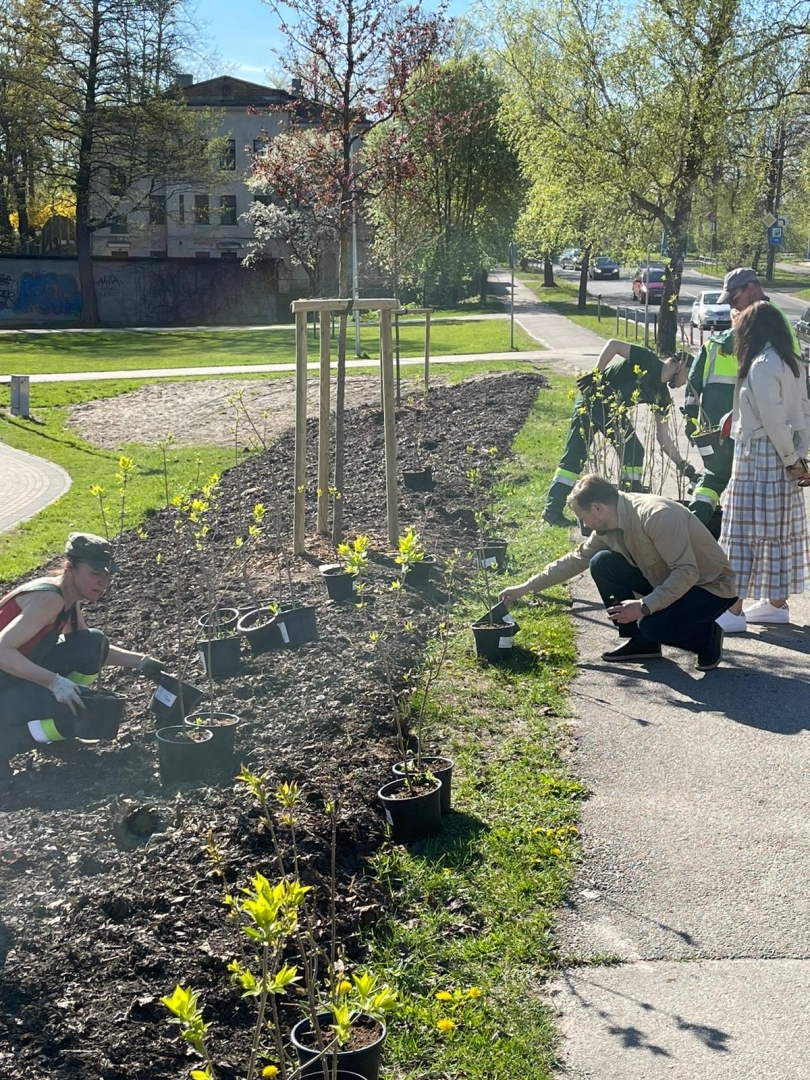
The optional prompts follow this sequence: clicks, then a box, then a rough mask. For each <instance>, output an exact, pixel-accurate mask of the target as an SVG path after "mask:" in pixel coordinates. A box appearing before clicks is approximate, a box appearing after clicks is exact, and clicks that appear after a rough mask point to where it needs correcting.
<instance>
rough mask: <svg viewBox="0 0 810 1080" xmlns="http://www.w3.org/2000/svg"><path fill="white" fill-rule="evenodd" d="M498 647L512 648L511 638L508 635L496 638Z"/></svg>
mask: <svg viewBox="0 0 810 1080" xmlns="http://www.w3.org/2000/svg"><path fill="white" fill-rule="evenodd" d="M498 648H499V649H511V648H512V639H511V638H510V637H502V638H498Z"/></svg>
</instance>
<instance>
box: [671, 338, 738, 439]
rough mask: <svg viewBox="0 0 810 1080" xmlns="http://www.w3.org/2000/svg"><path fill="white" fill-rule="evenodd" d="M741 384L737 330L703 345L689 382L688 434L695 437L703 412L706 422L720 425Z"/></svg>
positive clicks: (731, 406) (686, 413)
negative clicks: (736, 345) (736, 347)
mask: <svg viewBox="0 0 810 1080" xmlns="http://www.w3.org/2000/svg"><path fill="white" fill-rule="evenodd" d="M736 382H737V358H736V356H735V355H734V331H733V330H723V331H722V332H721V333H719V334H712V335H711V337H709V338H707V340H706V341H705V342H704V343H703V345H702V346H701V349H700V352H699V353H698V354H697V356H696V357H695V359H694V360H693V361H692V366H691V367H690V369H689V377H688V380H687V383H686V395H685V407H684V416H685V417H686V434H687V435H688V436H690V437H691V436H692V435H693V434H694V433H695V431H697V430H698V429H699V428H700V427H703V426H706V425H705V423H703V422H702V421H701V409H702V411H703V415H704V417H705V420H706V421H707V422H708V423H709V424H710V425H713V426H717V425H718V424H719V423H720V421H721V420H722V418H723V417H724V416H725V415H726V413H728V412H731V409H732V408H733V405H734V385H735V383H736Z"/></svg>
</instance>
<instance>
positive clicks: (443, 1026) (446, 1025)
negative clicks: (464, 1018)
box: [436, 1016, 456, 1032]
mask: <svg viewBox="0 0 810 1080" xmlns="http://www.w3.org/2000/svg"><path fill="white" fill-rule="evenodd" d="M436 1027H437V1028H438V1029H439V1031H445V1032H450V1031H455V1027H456V1022H455V1020H451V1019H450V1017H449V1016H443V1017H442V1018H441V1020H440V1021H439V1022H438V1023H437V1024H436Z"/></svg>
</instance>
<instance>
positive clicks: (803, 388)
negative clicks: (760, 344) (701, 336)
mask: <svg viewBox="0 0 810 1080" xmlns="http://www.w3.org/2000/svg"><path fill="white" fill-rule="evenodd" d="M731 437H732V438H733V439H735V440H736V441H737V442H739V443H741V444H743V445H744V444H745V443H746V442H748V440H749V439H765V438H767V439H770V441H771V442H772V443H773V445H774V447H775V448H776V452H777V453H778V454H779V457H780V458H781V459H782V463H783V465H785V466H788V465H795V463H796V462H797V461H798V460H799V458H803V457H806V456H807V448H808V444H810V401H808V398H807V379H806V378H805V374H804V370H803V369H802V374H801V376H800V377H799V378H798V379H797V378H796V376H795V375H794V374H793V372H792V371H791V370H790V368H789V367H788V366H787V364H785V363H784V362H783V361H782V358H781V357H780V355H779V353H778V352H777V351H776V350H775V349H774V348H772V347H771V346H770V345H768V346H767V347H766V348H765V351H764V352H763V353H760V355H759V356H758V357H757V358H756V359H755V360H754V362H753V363H752V364H751V368H750V370H749V372H748V374H747V375H746V377H745V378H744V379H743V380H742V381H741V382H740V381H738V382H737V385H736V387H735V388H734V413H733V418H732V422H731Z"/></svg>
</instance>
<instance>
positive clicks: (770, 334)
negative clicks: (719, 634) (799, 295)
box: [718, 300, 810, 626]
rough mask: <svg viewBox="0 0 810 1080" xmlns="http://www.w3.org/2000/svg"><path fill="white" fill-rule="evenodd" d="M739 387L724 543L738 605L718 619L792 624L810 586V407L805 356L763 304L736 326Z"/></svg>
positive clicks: (777, 313)
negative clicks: (808, 493)
mask: <svg viewBox="0 0 810 1080" xmlns="http://www.w3.org/2000/svg"><path fill="white" fill-rule="evenodd" d="M734 351H735V353H736V356H737V385H736V387H735V391H734V412H733V418H732V425H731V435H732V438H733V439H734V440H735V446H734V466H733V469H732V473H731V481H730V483H729V487H728V497H727V502H726V507H725V510H724V512H723V529H722V532H721V534H720V544H721V546H722V547H723V549H724V550H725V552H726V553H727V555H728V560H729V562H730V563H731V567H732V569H733V570H734V572H735V574H736V575H737V592H738V595H739V596H740V600H739V602H738V603H737V604H735V605H734V606H733V607H732V608H731V609H730V610H729V612H727V613H725V614H724V615H723V616H721V617H720V619H718V622H719V623H720V625H721V626H722V623H723V619H724V618H727V617H729V616H733V615H736V616H739V615H740V614H741V613H742V600H743V598H745V597H756V598H757V600H756V603H755V604H753V606H751V607H749V608H748V609H747V610H746V611H745V612H744V614H745V617H746V620H747V622H752V623H786V622H789V621H790V613H789V610H788V604H787V598H788V596H789V595H791V594H792V593H801V592H804V590H805V589H806V588H807V586H808V585H809V584H810V545H808V537H807V516H806V513H805V505H804V492H803V491H802V490H801V487H800V483H801V484H802V485H804V484H805V483H810V474H809V473H808V471H807V466H806V462H805V457H806V455H807V450H808V444H810V402H809V401H808V397H807V379H806V373H805V369H804V365H803V363H802V360H801V357H800V356H798V355H797V354H796V353H795V351H794V343H793V339H792V336H791V333H790V328H789V327H788V325H787V323H786V322H785V319H784V317H783V316H782V314H781V312H780V311H778V309H776V308H774V307H772V306H771V304H769V303H768V302H767V301H766V300H760V301H758V302H757V303H755V304H752V305H751V306H750V307H748V308H746V309H745V311H743V312H742V314H741V315H740V317H739V319H738V320H737V322H736V323H735V327H734Z"/></svg>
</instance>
